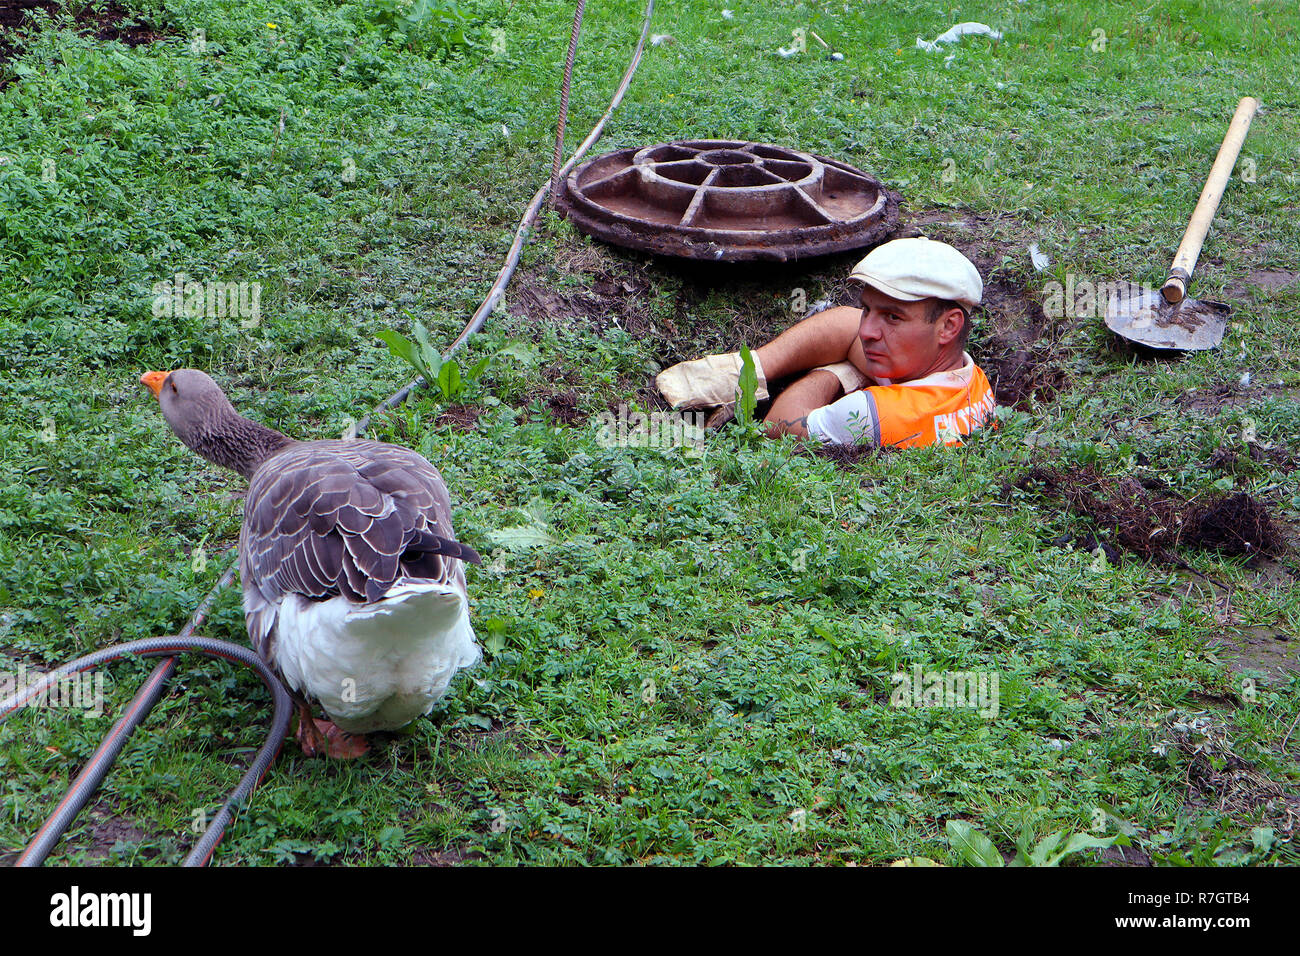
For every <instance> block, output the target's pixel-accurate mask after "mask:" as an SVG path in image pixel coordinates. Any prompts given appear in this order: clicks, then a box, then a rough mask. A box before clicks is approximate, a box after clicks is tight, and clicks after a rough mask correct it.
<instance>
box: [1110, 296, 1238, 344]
mask: <svg viewBox="0 0 1300 956" xmlns="http://www.w3.org/2000/svg"><path fill="white" fill-rule="evenodd" d="M1231 314H1232V309H1230V308H1229V307H1228V306H1227V305H1225V304H1224V303H1222V302H1210V301H1208V300H1206V299H1183V301H1182V302H1179V303H1176V304H1174V305H1170V304H1169V303H1168V302H1166V301H1165V299H1164V296H1162V295H1161V294H1160V293H1159V292H1158V291H1156V290H1154V289H1143V288H1140V287H1136V286H1135V287H1131V288H1130V289H1129V290H1121V291H1120V292H1118V293H1117V294H1115V295H1112V296H1111V297H1110V298H1109V299H1108V300H1107V302H1106V328H1108V329H1110V330H1111V331H1112V332H1114V333H1115V334H1116V335H1118V336H1121V337H1123V338H1126V339H1128V340H1129V341H1130V342H1137V343H1138V344H1139V345H1145V346H1147V348H1153V349H1177V350H1178V351H1180V352H1197V351H1202V350H1204V349H1212V348H1216V347H1217V346H1218V345H1219V343H1220V342H1222V341H1223V332H1224V329H1226V328H1227V325H1228V316H1229V315H1231Z"/></svg>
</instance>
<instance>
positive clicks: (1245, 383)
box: [1237, 372, 1250, 388]
mask: <svg viewBox="0 0 1300 956" xmlns="http://www.w3.org/2000/svg"><path fill="white" fill-rule="evenodd" d="M1237 384H1238V385H1240V386H1241V387H1242V388H1250V373H1249V372H1247V373H1246V374H1245V375H1243V376H1242V377H1241V378H1240V379H1239V380H1238V381H1237Z"/></svg>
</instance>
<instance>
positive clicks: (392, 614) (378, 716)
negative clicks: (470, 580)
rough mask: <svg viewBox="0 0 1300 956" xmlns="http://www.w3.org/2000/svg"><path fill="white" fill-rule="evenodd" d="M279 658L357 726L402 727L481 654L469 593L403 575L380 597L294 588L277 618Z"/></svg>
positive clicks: (338, 716) (295, 680)
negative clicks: (319, 597)
mask: <svg viewBox="0 0 1300 956" xmlns="http://www.w3.org/2000/svg"><path fill="white" fill-rule="evenodd" d="M276 635H277V639H276V642H275V666H276V667H278V668H279V670H280V673H281V674H283V675H284V680H285V683H286V684H288V685H289V686H290V687H292V688H293V689H294V690H297V691H301V692H303V693H305V694H307V695H309V696H311V697H314V698H315V699H316V700H318V701H320V703H321V706H322V707H324V708H325V712H326V713H327V714H328V715H329V717H330V720H332V721H334V723H336V724H337V725H338V726H339V728H340V729H342V730H345V731H347V732H349V733H368V732H370V731H372V730H395V729H396V728H398V727H402V726H404V725H406V724H408V723H410V722H411V721H412V720H414V719H415V718H417V717H420V716H422V715H423V714H427V713H428V712H429V711H430V710H431V709H432V708H433V705H434V704H435V703H436V702H437V701H438V700H439V698H441V697H442V696H443V695H444V694H445V693H446V692H447V688H448V686H449V685H450V683H451V679H452V677H453V676H455V674H456V672H457V671H458V670H460V669H461V668H464V667H469V666H471V665H473V664H474V663H476V662H477V661H478V659H479V657H480V654H481V652H480V651H479V647H478V645H477V644H476V643H475V642H474V630H473V628H472V627H471V626H470V623H469V607H468V603H467V601H466V599H465V594H464V592H463V591H462V590H460V589H459V588H456V587H455V586H453V585H449V584H435V583H433V582H429V581H407V582H401V583H398V584H397V585H395V586H394V587H392V588H391V589H389V591H388V593H387V594H386V595H384V597H383V598H381V599H379V600H378V601H373V602H371V603H369V604H363V605H357V604H351V603H349V602H348V601H347V599H346V598H343V597H334V598H330V599H329V600H326V601H310V600H307V599H306V598H304V597H302V596H301V595H296V594H291V595H289V596H288V597H286V598H285V600H284V603H283V604H281V605H280V608H279V614H278V615H277V620H276Z"/></svg>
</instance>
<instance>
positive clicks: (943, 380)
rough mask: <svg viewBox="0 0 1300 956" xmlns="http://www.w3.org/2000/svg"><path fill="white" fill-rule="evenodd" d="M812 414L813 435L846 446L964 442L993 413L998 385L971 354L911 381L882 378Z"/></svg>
mask: <svg viewBox="0 0 1300 956" xmlns="http://www.w3.org/2000/svg"><path fill="white" fill-rule="evenodd" d="M876 381H877V382H879V383H880V384H878V385H869V386H867V387H866V388H863V389H859V390H858V391H856V392H850V393H849V394H848V395H845V396H844V397H843V398H841V399H840V400H839V401H837V402H833V403H831V404H830V405H824V406H822V407H821V408H818V409H814V410H813V411H812V412H811V413H810V414H809V415H808V434H809V435H812V436H813V437H815V438H820V439H822V440H823V441H830V442H838V443H840V444H844V445H856V444H876V445H897V446H898V447H899V448H914V447H916V446H918V445H934V444H937V443H941V444H944V445H960V444H961V436H962V435H969V434H970V433H971V432H972V431H973V430H975V429H976V428H979V427H980V426H981V425H983V424H984V423H985V422H986V421H987V420H988V419H989V417H990V416H991V415H992V414H993V409H994V408H995V407H996V402H995V401H994V399H993V389H992V388H990V387H989V380H988V379H987V378H986V377H985V376H984V373H983V372H982V371H981V370H980V367H979V366H978V365H976V364H975V360H974V359H972V358H971V357H970V355H969V354H967V353H965V352H963V353H962V366H961V367H960V368H955V369H951V370H949V371H947V372H936V373H935V374H933V375H927V376H926V377H925V378H918V379H913V380H912V381H910V382H891V381H889V380H888V379H877V380H876Z"/></svg>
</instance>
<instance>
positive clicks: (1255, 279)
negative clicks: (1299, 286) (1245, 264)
mask: <svg viewBox="0 0 1300 956" xmlns="http://www.w3.org/2000/svg"><path fill="white" fill-rule="evenodd" d="M1246 281H1247V282H1249V283H1250V284H1251V285H1254V286H1259V287H1260V288H1261V289H1264V290H1265V291H1267V292H1272V291H1273V290H1274V289H1281V288H1284V287H1286V286H1289V285H1294V284H1295V283H1297V282H1300V272H1287V271H1286V270H1284V269H1260V270H1259V271H1257V272H1252V273H1251V274H1250V275H1249V276H1248V277H1247V278H1246Z"/></svg>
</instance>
